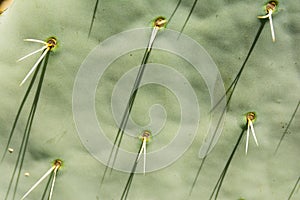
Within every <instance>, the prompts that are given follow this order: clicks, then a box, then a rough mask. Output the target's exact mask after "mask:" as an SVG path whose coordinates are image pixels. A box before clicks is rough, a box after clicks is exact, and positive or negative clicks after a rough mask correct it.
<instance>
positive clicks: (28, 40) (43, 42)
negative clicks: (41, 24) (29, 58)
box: [24, 39, 48, 45]
mask: <svg viewBox="0 0 300 200" xmlns="http://www.w3.org/2000/svg"><path fill="white" fill-rule="evenodd" d="M24 41H25V42H36V43H41V44H44V45H47V44H48V43H47V42H45V41H43V40H37V39H24Z"/></svg>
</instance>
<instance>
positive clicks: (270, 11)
mask: <svg viewBox="0 0 300 200" xmlns="http://www.w3.org/2000/svg"><path fill="white" fill-rule="evenodd" d="M276 6H277V2H275V1H270V2H268V3H267V5H266V8H265V11H266V15H264V16H258V18H259V19H266V18H269V22H270V28H271V35H272V41H273V42H275V31H274V26H273V19H272V14H273V12H274V11H275V10H276Z"/></svg>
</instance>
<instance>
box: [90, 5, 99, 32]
mask: <svg viewBox="0 0 300 200" xmlns="http://www.w3.org/2000/svg"><path fill="white" fill-rule="evenodd" d="M98 3H99V0H96V4H95V7H94V12H93V17H92V21H91V25H90V29H89V34H88V37H90V35H91V33H92V29H93V24H94V21H95V18H96V12H97V8H98Z"/></svg>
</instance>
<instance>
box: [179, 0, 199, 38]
mask: <svg viewBox="0 0 300 200" xmlns="http://www.w3.org/2000/svg"><path fill="white" fill-rule="evenodd" d="M197 2H198V0H195V1H194V3H193V6H192V8H191V10H190V12H189V15H188V16H187V18H186V20H185V22H184V24H183V26H182V28H181V30H180V35H181V33H182V32H183V30H184V28H185V26H186V25H187V23H188V21H189V19H190V17H191V15H192V13H193V11H194V8H195V7H196V4H197ZM180 35H179V36H180Z"/></svg>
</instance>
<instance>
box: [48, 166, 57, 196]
mask: <svg viewBox="0 0 300 200" xmlns="http://www.w3.org/2000/svg"><path fill="white" fill-rule="evenodd" d="M59 167H60V166H56V167H55V169H54V172H53V173H54V174H53V180H52V184H51V189H50V193H49V198H48V199H49V200H51V199H52V194H53V189H54V184H55V181H56V174H57V170H58V169H59Z"/></svg>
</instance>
